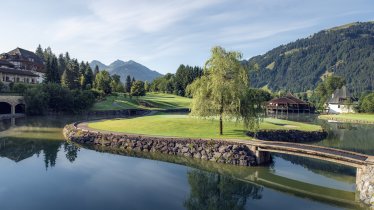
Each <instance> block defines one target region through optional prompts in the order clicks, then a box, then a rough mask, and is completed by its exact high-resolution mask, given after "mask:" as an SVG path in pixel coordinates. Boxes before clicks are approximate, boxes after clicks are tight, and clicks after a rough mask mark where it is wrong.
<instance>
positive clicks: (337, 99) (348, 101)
mask: <svg viewBox="0 0 374 210" xmlns="http://www.w3.org/2000/svg"><path fill="white" fill-rule="evenodd" d="M355 102H356V100H355V99H354V98H353V97H352V96H351V95H350V93H349V92H348V90H347V87H346V86H343V87H342V88H340V89H336V90H335V91H334V93H333V94H332V95H331V98H330V99H329V100H328V101H327V112H328V113H329V114H341V113H353V112H354V109H353V107H354V104H355Z"/></svg>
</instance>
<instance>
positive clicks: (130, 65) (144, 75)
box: [90, 59, 162, 82]
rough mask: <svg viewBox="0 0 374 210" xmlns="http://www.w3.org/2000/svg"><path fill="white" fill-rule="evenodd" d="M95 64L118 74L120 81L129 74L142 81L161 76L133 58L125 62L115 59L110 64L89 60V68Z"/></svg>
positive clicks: (101, 68)
mask: <svg viewBox="0 0 374 210" xmlns="http://www.w3.org/2000/svg"><path fill="white" fill-rule="evenodd" d="M98 64H99V65H98ZM95 65H98V66H99V69H100V70H103V69H105V70H107V71H109V73H110V74H112V75H113V74H117V75H120V76H121V81H122V82H124V81H125V79H126V77H127V75H130V76H131V77H134V78H135V79H137V80H142V81H146V80H147V81H153V80H154V79H156V78H157V77H160V76H162V74H160V73H159V72H157V71H154V70H150V69H149V68H147V67H146V66H144V65H142V64H140V63H138V62H136V61H134V60H129V61H126V62H125V61H123V60H120V59H117V60H115V61H114V62H112V63H111V64H109V66H106V65H104V64H103V63H101V62H100V61H98V60H93V61H91V63H90V66H91V68H95Z"/></svg>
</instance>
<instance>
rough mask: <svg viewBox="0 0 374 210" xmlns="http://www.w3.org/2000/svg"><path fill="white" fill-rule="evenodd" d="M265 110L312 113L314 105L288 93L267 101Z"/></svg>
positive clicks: (270, 112)
mask: <svg viewBox="0 0 374 210" xmlns="http://www.w3.org/2000/svg"><path fill="white" fill-rule="evenodd" d="M266 112H267V113H268V114H278V113H280V114H283V113H287V114H288V113H312V112H314V107H312V106H311V105H310V104H309V103H308V102H305V101H303V100H300V99H298V98H296V97H295V96H293V95H292V94H290V93H289V94H287V95H286V96H284V97H280V98H275V99H272V100H270V101H268V102H267V104H266Z"/></svg>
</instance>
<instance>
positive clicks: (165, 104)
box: [92, 93, 191, 110]
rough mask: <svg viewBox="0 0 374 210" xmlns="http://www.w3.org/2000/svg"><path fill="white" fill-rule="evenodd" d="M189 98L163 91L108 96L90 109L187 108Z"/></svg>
mask: <svg viewBox="0 0 374 210" xmlns="http://www.w3.org/2000/svg"><path fill="white" fill-rule="evenodd" d="M190 102H191V99H190V98H185V97H181V96H176V95H172V94H165V93H147V95H146V96H142V97H139V98H137V97H132V98H131V99H130V98H129V97H124V96H108V97H106V99H105V100H103V101H100V102H97V103H95V104H94V106H93V107H92V110H120V109H135V108H142V109H164V110H165V109H180V108H188V107H189V105H190Z"/></svg>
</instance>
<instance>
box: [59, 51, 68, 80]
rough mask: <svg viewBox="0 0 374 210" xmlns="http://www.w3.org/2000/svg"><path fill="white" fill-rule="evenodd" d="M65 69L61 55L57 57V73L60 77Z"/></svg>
mask: <svg viewBox="0 0 374 210" xmlns="http://www.w3.org/2000/svg"><path fill="white" fill-rule="evenodd" d="M65 69H66V60H65V57H64V55H63V54H60V55H59V56H58V72H59V74H60V75H62V74H63V73H64V71H65Z"/></svg>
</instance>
